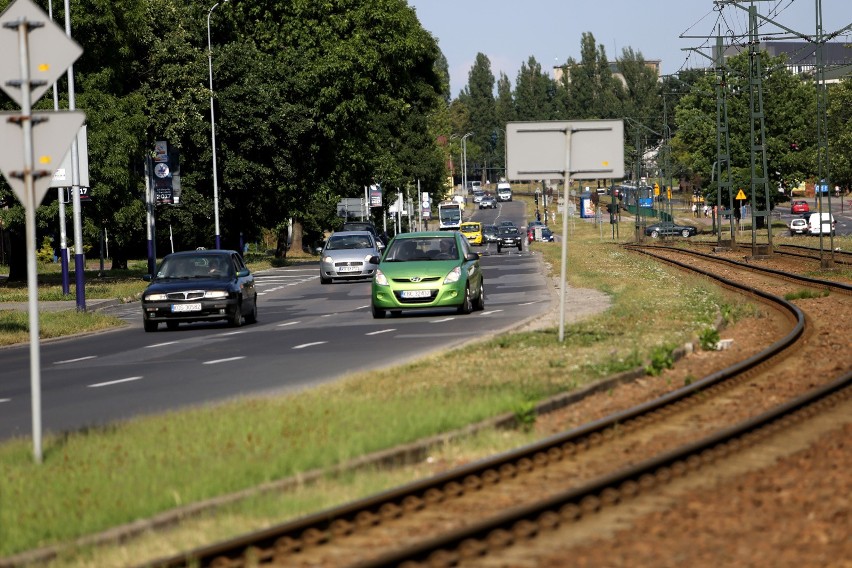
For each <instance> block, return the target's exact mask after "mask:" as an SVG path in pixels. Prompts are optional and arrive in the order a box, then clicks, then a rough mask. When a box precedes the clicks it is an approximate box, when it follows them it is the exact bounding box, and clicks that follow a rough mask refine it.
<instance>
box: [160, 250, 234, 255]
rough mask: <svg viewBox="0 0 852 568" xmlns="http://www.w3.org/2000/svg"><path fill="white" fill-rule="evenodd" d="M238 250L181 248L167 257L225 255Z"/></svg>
mask: <svg viewBox="0 0 852 568" xmlns="http://www.w3.org/2000/svg"><path fill="white" fill-rule="evenodd" d="M236 252H237V251H235V250H229V249H200V250H199V249H193V250H181V251H178V252H172V253H169V254H167V255H166V257H170V256H171V257H177V256H200V255H208V256H217V255H218V256H225V255H231V254H236Z"/></svg>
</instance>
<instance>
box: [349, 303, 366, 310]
mask: <svg viewBox="0 0 852 568" xmlns="http://www.w3.org/2000/svg"><path fill="white" fill-rule="evenodd" d="M369 307H370V304H367V305H366V306H358V307H357V308H355V310H366V309H367V308H369ZM355 310H352V311H355Z"/></svg>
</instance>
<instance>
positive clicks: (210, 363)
mask: <svg viewBox="0 0 852 568" xmlns="http://www.w3.org/2000/svg"><path fill="white" fill-rule="evenodd" d="M240 359H245V357H244V356H242V355H241V356H239V357H228V358H227V359H213V360H212V361H204V362H203V363H202V365H216V364H217V363H228V362H230V361H239V360H240Z"/></svg>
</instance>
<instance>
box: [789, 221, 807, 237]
mask: <svg viewBox="0 0 852 568" xmlns="http://www.w3.org/2000/svg"><path fill="white" fill-rule="evenodd" d="M788 227H789V228H790V234H791V235H807V234H808V222H807V221H806V220H805V219H803V218H802V217H797V218H795V219H793V220H791V221H790V224H789V225H788Z"/></svg>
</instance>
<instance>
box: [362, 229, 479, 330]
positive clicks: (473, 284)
mask: <svg viewBox="0 0 852 568" xmlns="http://www.w3.org/2000/svg"><path fill="white" fill-rule="evenodd" d="M376 260H378V259H376ZM371 305H372V312H373V317H374V318H383V317H385V313H386V312H387V311H390V312H391V313H393V314H399V313H401V312H402V310H411V309H433V308H455V309H456V310H458V312H459V313H461V314H469V313H470V312H472V311H473V310H482V309H484V308H485V284H484V281H483V278H482V268H481V267H480V265H479V255H478V254H477V253H475V252H473V251H471V250H470V244H469V243H468V241H467V238H465V237H464V235H462V234H461V233H459V232H458V231H429V232H419V233H401V234H398V235H396V236H395V237H394V238H393V239H391V241H390V243H388V246H387V248H386V249H385V251H384V255H383V256H382V258H381V262H380V263H379V268H378V269H377V270H376V274H375V276H374V277H373V294H372V302H371Z"/></svg>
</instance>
